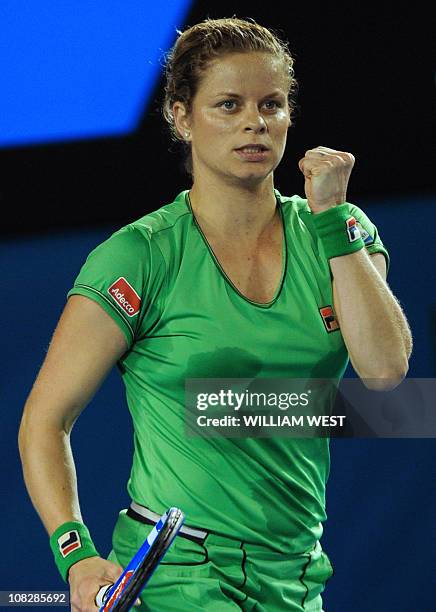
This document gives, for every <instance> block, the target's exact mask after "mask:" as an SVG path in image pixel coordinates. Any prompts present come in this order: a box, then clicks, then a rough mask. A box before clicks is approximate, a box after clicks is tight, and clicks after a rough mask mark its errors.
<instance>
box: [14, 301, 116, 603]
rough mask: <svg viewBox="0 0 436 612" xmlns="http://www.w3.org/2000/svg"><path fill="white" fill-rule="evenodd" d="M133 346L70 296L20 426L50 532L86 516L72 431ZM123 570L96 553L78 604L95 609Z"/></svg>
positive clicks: (81, 566)
mask: <svg viewBox="0 0 436 612" xmlns="http://www.w3.org/2000/svg"><path fill="white" fill-rule="evenodd" d="M126 349H127V342H126V339H125V337H124V335H123V333H122V332H121V330H120V328H119V327H118V326H117V324H116V323H115V322H114V321H113V319H112V318H111V317H110V316H109V315H108V314H106V312H105V311H104V310H103V309H102V308H101V307H100V306H99V305H98V304H97V303H95V302H94V301H92V300H90V299H88V298H86V297H82V296H79V295H75V296H72V297H70V299H69V300H68V302H67V305H66V307H65V310H64V312H63V314H62V316H61V318H60V321H59V324H58V326H57V328H56V331H55V333H54V335H53V339H52V341H51V344H50V348H49V350H48V353H47V356H46V359H45V361H44V364H43V366H42V368H41V370H40V372H39V374H38V377H37V379H36V381H35V384H34V386H33V389H32V391H31V393H30V395H29V398H28V399H27V402H26V405H25V408H24V412H23V417H22V421H21V426H20V431H19V448H20V455H21V460H22V465H23V473H24V479H25V482H26V486H27V490H28V492H29V495H30V497H31V499H32V502H33V505H34V506H35V509H36V511H37V512H38V514H39V516H40V518H41V520H42V522H43V523H44V526H45V528H46V529H47V532H48V534H49V535H51V534H52V533H53V532H54V531H55V530H56V529H57V528H59V526H60V525H62V524H64V523H66V522H69V521H79V522H82V515H81V511H80V506H79V500H78V494H77V481H76V471H75V466H74V460H73V456H72V452H71V446H70V433H71V430H72V427H73V425H74V422H75V420H76V419H77V417H78V416H79V415H80V413H81V411H82V410H83V409H84V408H85V406H86V405H87V403H88V402H89V401H90V400H91V398H92V396H93V395H94V393H95V392H96V391H97V389H98V387H99V386H100V384H101V383H102V381H103V379H104V378H105V377H106V375H107V374H108V372H109V370H110V369H111V368H112V366H113V365H114V364H115V363H116V361H117V360H118V359H119V358H120V357H121V355H123V353H124V352H125V351H126ZM120 572H121V568H119V567H118V566H116V565H115V564H113V563H111V562H109V561H106V560H104V559H100V558H99V557H98V556H92V557H89V558H86V559H83V560H81V561H79V562H77V563H75V564H74V565H73V566H72V567H71V568H70V571H69V574H68V579H69V581H70V585H71V603H72V607H73V609H76V610H85V609H95V605H94V602H93V597H94V596H95V594H96V593H97V591H98V590H99V587H100V586H102V585H103V584H109V583H112V582H114V581H115V579H116V578H117V577H118V576H119V574H120Z"/></svg>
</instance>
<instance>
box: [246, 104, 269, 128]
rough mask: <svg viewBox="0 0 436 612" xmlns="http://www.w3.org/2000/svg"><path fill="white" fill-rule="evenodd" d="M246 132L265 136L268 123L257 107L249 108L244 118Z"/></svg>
mask: <svg viewBox="0 0 436 612" xmlns="http://www.w3.org/2000/svg"><path fill="white" fill-rule="evenodd" d="M244 132H254V133H255V134H263V133H264V132H266V122H265V118H264V117H263V115H262V113H261V112H260V111H259V109H258V107H257V105H255V106H250V107H249V108H247V112H246V114H245V116H244Z"/></svg>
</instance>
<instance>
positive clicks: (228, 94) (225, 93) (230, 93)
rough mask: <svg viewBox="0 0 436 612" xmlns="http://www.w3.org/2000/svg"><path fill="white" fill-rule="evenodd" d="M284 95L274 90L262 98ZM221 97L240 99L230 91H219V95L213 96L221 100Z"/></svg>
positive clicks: (239, 96)
mask: <svg viewBox="0 0 436 612" xmlns="http://www.w3.org/2000/svg"><path fill="white" fill-rule="evenodd" d="M282 95H286V94H284V93H283V92H282V91H280V90H278V89H276V90H274V91H273V92H272V93H269V94H267V95H266V96H262V97H263V98H264V99H265V98H274V97H275V96H282ZM222 96H227V97H228V98H242V96H241V95H240V94H237V93H234V92H232V91H221V92H220V93H217V94H215V96H214V98H221V97H222Z"/></svg>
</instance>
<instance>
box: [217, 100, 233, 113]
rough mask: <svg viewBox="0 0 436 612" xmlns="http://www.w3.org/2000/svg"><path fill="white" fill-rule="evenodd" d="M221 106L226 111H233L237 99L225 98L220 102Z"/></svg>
mask: <svg viewBox="0 0 436 612" xmlns="http://www.w3.org/2000/svg"><path fill="white" fill-rule="evenodd" d="M219 106H220V107H221V108H223V109H224V110H226V111H232V110H235V109H236V100H224V101H223V102H220V103H219Z"/></svg>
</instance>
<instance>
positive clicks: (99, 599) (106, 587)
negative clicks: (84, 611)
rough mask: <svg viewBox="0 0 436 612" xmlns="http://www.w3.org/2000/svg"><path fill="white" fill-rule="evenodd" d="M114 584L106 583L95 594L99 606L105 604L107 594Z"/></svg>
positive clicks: (96, 603)
mask: <svg viewBox="0 0 436 612" xmlns="http://www.w3.org/2000/svg"><path fill="white" fill-rule="evenodd" d="M113 586H114V585H113V584H105V585H104V586H102V587H101V589H100V590H99V592H98V593H97V595H96V596H95V605H96V606H97V608H101V607H102V606H103V604H104V602H105V601H106V599H107V598H106V595H107V593H108V591H109V589H111V588H112V587H113Z"/></svg>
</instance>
